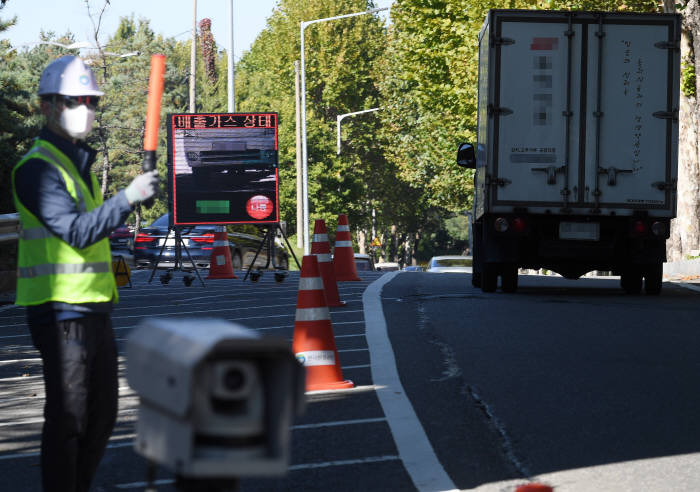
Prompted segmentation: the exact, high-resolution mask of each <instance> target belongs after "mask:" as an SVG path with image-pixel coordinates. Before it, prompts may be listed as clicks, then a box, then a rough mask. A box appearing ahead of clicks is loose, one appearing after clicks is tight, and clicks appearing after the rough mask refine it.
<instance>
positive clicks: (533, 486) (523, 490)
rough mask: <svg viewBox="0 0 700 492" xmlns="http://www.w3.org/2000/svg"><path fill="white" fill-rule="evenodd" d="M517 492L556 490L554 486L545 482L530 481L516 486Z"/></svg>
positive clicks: (548, 491) (549, 491) (552, 491)
mask: <svg viewBox="0 0 700 492" xmlns="http://www.w3.org/2000/svg"><path fill="white" fill-rule="evenodd" d="M515 492H554V487H550V486H549V485H545V484H543V483H528V484H525V485H521V486H520V487H518V488H516V489H515Z"/></svg>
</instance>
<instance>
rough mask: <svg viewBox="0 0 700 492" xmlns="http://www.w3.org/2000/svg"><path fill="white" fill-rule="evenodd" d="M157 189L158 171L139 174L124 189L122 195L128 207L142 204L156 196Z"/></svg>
mask: <svg viewBox="0 0 700 492" xmlns="http://www.w3.org/2000/svg"><path fill="white" fill-rule="evenodd" d="M157 188H158V171H156V170H153V171H149V172H147V173H143V174H140V175H138V176H136V177H135V178H134V180H133V181H132V182H131V183H130V184H129V186H127V187H126V189H125V190H124V194H125V195H126V199H127V200H128V201H129V205H134V204H136V203H139V202H144V201H146V200H148V199H149V198H151V197H152V196H153V195H155V194H156V189H157Z"/></svg>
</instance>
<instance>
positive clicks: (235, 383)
mask: <svg viewBox="0 0 700 492" xmlns="http://www.w3.org/2000/svg"><path fill="white" fill-rule="evenodd" d="M244 385H245V374H243V371H241V370H240V369H238V368H232V369H229V370H228V371H226V372H225V373H224V388H226V389H227V390H229V391H240V389H241V388H243V386H244Z"/></svg>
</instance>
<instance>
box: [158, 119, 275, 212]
mask: <svg viewBox="0 0 700 492" xmlns="http://www.w3.org/2000/svg"><path fill="white" fill-rule="evenodd" d="M277 121H278V116H277V113H215V114H204V113H202V114H199V113H186V114H170V115H168V122H167V128H168V185H169V186H168V192H169V208H170V218H171V222H172V224H171V225H196V224H222V225H223V224H265V223H268V224H269V223H276V222H279V172H278V168H277Z"/></svg>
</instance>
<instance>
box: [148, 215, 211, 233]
mask: <svg viewBox="0 0 700 492" xmlns="http://www.w3.org/2000/svg"><path fill="white" fill-rule="evenodd" d="M169 226H170V224H169V221H168V214H163V215H161V216H160V217H158V218H157V219H156V220H154V221H153V222H152V223H151V225H150V226H149V227H156V228H160V229H167V228H168V227H169ZM180 230H181V231H182V233H183V234H198V233H205V232H212V230H213V226H210V225H206V224H199V225H196V226H194V227H193V226H181V227H180Z"/></svg>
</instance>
